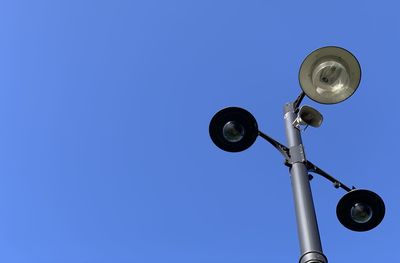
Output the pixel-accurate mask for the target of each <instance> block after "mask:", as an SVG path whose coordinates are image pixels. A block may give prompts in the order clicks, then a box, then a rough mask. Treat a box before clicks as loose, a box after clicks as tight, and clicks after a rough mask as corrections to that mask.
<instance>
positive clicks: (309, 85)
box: [299, 46, 361, 104]
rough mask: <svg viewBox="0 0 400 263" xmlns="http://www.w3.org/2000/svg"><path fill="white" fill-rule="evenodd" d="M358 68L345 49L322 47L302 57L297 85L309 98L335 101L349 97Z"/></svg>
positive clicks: (352, 91) (359, 78) (355, 86)
mask: <svg viewBox="0 0 400 263" xmlns="http://www.w3.org/2000/svg"><path fill="white" fill-rule="evenodd" d="M360 80H361V68H360V64H359V63H358V61H357V59H356V58H355V57H354V56H353V54H351V53H350V52H349V51H347V50H345V49H343V48H340V47H334V46H329V47H323V48H320V49H317V50H315V51H314V52H312V53H311V54H310V55H308V56H307V57H306V59H305V60H304V61H303V63H302V65H301V67H300V71H299V81H300V86H301V88H302V89H303V91H304V93H305V94H306V95H307V96H308V97H309V98H310V99H312V100H314V101H316V102H319V103H323V104H335V103H339V102H342V101H344V100H346V99H347V98H349V97H350V96H351V95H353V93H354V92H355V91H356V89H357V88H358V85H359V84H360Z"/></svg>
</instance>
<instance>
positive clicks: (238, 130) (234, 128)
mask: <svg viewBox="0 0 400 263" xmlns="http://www.w3.org/2000/svg"><path fill="white" fill-rule="evenodd" d="M222 134H223V135H224V138H225V139H226V140H228V141H229V142H238V141H240V140H241V139H243V136H244V128H243V126H242V125H241V124H240V123H238V122H236V121H229V122H227V123H226V124H225V125H224V128H222Z"/></svg>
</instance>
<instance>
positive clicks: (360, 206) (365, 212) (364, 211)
mask: <svg viewBox="0 0 400 263" xmlns="http://www.w3.org/2000/svg"><path fill="white" fill-rule="evenodd" d="M350 214H351V218H352V219H353V220H354V221H355V222H357V223H360V224H363V223H366V222H368V221H369V220H370V219H371V218H372V209H371V207H370V206H369V205H367V204H364V203H356V204H355V205H353V207H352V208H351V210H350Z"/></svg>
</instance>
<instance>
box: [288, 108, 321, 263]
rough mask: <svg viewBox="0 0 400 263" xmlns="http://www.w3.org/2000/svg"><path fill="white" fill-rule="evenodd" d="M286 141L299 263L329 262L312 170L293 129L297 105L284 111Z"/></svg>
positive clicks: (294, 128) (297, 134)
mask: <svg viewBox="0 0 400 263" xmlns="http://www.w3.org/2000/svg"><path fill="white" fill-rule="evenodd" d="M284 114H285V115H284V119H285V128H286V139H287V142H288V147H289V152H290V162H291V168H290V174H291V182H292V191H293V197H294V203H295V210H296V220H297V232H298V237H299V241H300V252H301V257H300V260H299V263H327V262H328V259H327V258H326V256H325V255H324V254H323V252H322V246H321V240H320V236H319V231H318V224H317V218H316V215H315V210H314V203H313V199H312V194H311V188H310V183H309V176H308V171H307V169H306V166H305V164H304V162H305V161H306V158H305V154H304V149H303V145H302V140H301V134H300V130H299V129H297V128H296V127H294V126H293V122H294V121H295V119H296V117H297V114H296V113H295V109H294V106H293V103H288V104H286V105H285V108H284Z"/></svg>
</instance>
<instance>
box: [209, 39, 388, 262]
mask: <svg viewBox="0 0 400 263" xmlns="http://www.w3.org/2000/svg"><path fill="white" fill-rule="evenodd" d="M360 79H361V68H360V64H359V63H358V61H357V59H356V58H355V57H354V56H353V55H352V54H351V53H350V52H349V51H347V50H345V49H343V48H340V47H333V46H329V47H323V48H320V49H317V50H315V51H314V52H312V53H311V54H310V55H308V56H307V57H306V59H305V60H304V61H303V63H302V65H301V67H300V71H299V82H300V86H301V88H302V90H303V91H302V92H301V94H300V95H299V96H298V97H297V99H296V100H295V101H294V102H291V103H287V104H285V106H284V121H285V129H286V139H287V142H288V145H287V146H285V145H283V144H281V143H280V142H278V141H276V140H275V139H273V138H272V137H270V136H268V135H267V134H265V133H263V132H261V131H259V130H258V125H257V121H256V119H255V118H254V116H253V115H252V114H251V113H250V112H248V111H246V110H245V109H242V108H238V107H229V108H225V109H222V110H221V111H219V112H217V113H216V114H215V115H214V117H213V118H212V120H211V122H210V126H209V132H210V137H211V139H212V141H213V142H214V143H215V145H217V146H218V147H219V148H221V149H222V150H225V151H228V152H240V151H243V150H246V149H247V148H249V147H250V146H251V145H252V144H253V143H254V142H255V141H256V139H257V137H258V136H260V137H262V138H263V139H265V140H266V141H267V142H269V143H270V144H271V145H272V146H274V147H275V148H276V149H277V150H278V151H279V152H280V153H281V154H282V155H283V157H284V158H285V165H286V166H288V167H289V171H290V174H291V181H292V191H293V196H294V203H295V211H296V221H297V230H298V236H299V241H300V252H301V256H300V260H299V263H327V262H328V260H327V258H326V256H325V255H324V254H323V252H322V246H321V240H320V235H319V230H318V224H317V219H316V215H315V209H314V203H313V198H312V194H311V188H310V183H309V181H310V180H311V179H312V176H311V175H310V174H309V173H316V174H318V175H321V176H322V177H324V178H325V179H327V180H329V181H331V182H332V183H333V185H334V187H335V188H342V189H344V190H345V191H346V192H347V193H346V194H345V195H344V196H343V197H342V198H341V199H340V201H339V203H338V205H337V208H336V214H337V217H338V219H339V221H340V223H342V224H343V226H345V227H346V228H348V229H350V230H353V231H368V230H371V229H373V228H375V227H376V226H378V225H379V224H380V222H381V221H382V220H383V217H384V215H385V204H384V202H383V200H382V198H381V197H379V196H378V195H377V194H376V193H374V192H372V191H369V190H363V189H355V187H354V186H353V187H352V188H350V187H348V186H346V185H345V184H343V183H342V182H340V181H339V180H337V179H336V178H334V177H332V176H331V175H329V174H328V173H327V172H325V171H324V170H322V169H321V168H319V167H318V166H316V165H315V164H314V163H312V162H311V161H309V160H308V159H307V158H306V156H305V151H304V147H303V143H302V139H301V132H302V131H304V130H305V128H306V127H308V126H311V127H316V128H317V127H320V126H321V124H322V121H323V116H322V114H321V113H319V112H318V111H317V110H316V109H314V108H312V107H310V106H302V107H301V108H299V107H300V104H301V102H302V100H303V99H304V97H305V96H306V95H307V96H308V97H309V98H310V99H312V100H314V101H316V102H319V103H322V104H335V103H339V102H342V101H344V100H346V99H348V98H349V97H350V96H351V95H353V93H354V92H355V91H356V89H357V88H358V85H359V83H360ZM304 126H305V128H304V129H302V127H304Z"/></svg>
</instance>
